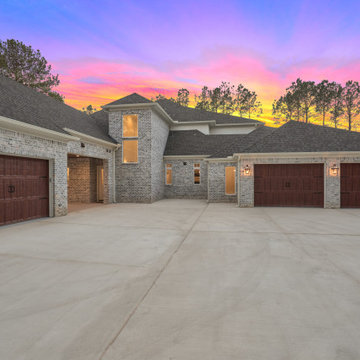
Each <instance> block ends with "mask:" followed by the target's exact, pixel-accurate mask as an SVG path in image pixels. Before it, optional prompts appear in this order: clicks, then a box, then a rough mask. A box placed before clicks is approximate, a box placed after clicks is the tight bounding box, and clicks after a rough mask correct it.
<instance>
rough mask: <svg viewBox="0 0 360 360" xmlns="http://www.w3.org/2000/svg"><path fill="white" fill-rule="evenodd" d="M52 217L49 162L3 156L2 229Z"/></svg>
mask: <svg viewBox="0 0 360 360" xmlns="http://www.w3.org/2000/svg"><path fill="white" fill-rule="evenodd" d="M45 216H49V164H48V161H46V160H39V159H28V158H20V157H11V156H2V155H0V225H4V224H11V223H15V222H18V221H24V220H29V219H36V218H40V217H45Z"/></svg>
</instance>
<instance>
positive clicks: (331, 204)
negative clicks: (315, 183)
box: [238, 154, 360, 209]
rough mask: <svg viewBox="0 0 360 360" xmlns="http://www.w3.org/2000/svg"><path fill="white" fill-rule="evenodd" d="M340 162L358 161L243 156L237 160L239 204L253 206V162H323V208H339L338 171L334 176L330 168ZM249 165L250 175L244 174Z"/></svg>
mask: <svg viewBox="0 0 360 360" xmlns="http://www.w3.org/2000/svg"><path fill="white" fill-rule="evenodd" d="M341 162H350V163H351V162H360V158H358V157H348V156H347V157H337V156H331V155H327V156H321V154H319V156H313V157H311V156H306V157H305V156H303V157H302V156H299V157H296V156H294V157H293V156H291V157H290V156H289V157H283V156H281V154H280V156H279V157H278V158H275V157H265V156H261V155H259V156H258V157H248V158H247V157H246V156H243V157H241V159H240V162H239V169H240V177H239V181H238V186H239V189H240V194H239V206H240V207H253V206H254V164H310V163H322V164H324V208H328V209H337V208H340V171H339V172H338V174H337V175H336V176H334V175H332V174H331V171H330V168H331V167H332V166H333V165H335V166H337V167H338V168H340V164H341ZM246 165H248V166H249V167H250V169H251V170H250V175H245V174H244V172H243V169H244V167H245V166H246Z"/></svg>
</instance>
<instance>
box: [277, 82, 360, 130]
mask: <svg viewBox="0 0 360 360" xmlns="http://www.w3.org/2000/svg"><path fill="white" fill-rule="evenodd" d="M272 108H273V115H277V116H279V117H280V118H282V119H284V120H285V121H290V120H296V121H303V122H306V123H308V122H310V121H311V120H312V118H313V117H314V116H316V117H317V118H318V117H320V118H321V121H322V125H323V126H325V123H326V120H329V121H330V122H331V123H333V124H334V127H335V128H337V127H338V125H339V122H340V121H341V120H345V121H346V123H347V129H348V130H349V131H351V130H353V128H354V125H355V120H356V116H357V115H358V114H359V113H360V85H359V83H358V82H357V81H352V80H349V81H347V82H346V84H345V85H344V86H342V85H341V84H339V83H337V82H335V81H333V82H329V81H328V80H323V81H321V82H319V83H315V82H314V81H303V80H301V79H297V80H296V81H294V82H292V84H291V86H290V87H288V88H287V89H286V92H285V94H284V95H282V96H280V98H279V99H276V100H274V102H273V105H272Z"/></svg>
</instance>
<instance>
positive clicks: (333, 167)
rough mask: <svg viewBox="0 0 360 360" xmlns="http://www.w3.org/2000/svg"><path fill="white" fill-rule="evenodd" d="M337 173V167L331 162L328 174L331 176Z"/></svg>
mask: <svg viewBox="0 0 360 360" xmlns="http://www.w3.org/2000/svg"><path fill="white" fill-rule="evenodd" d="M338 173H339V167H338V166H336V164H333V166H331V168H330V174H331V175H332V176H337V175H338Z"/></svg>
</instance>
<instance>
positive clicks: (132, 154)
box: [123, 140, 138, 163]
mask: <svg viewBox="0 0 360 360" xmlns="http://www.w3.org/2000/svg"><path fill="white" fill-rule="evenodd" d="M137 162H138V141H137V140H123V163H137Z"/></svg>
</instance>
